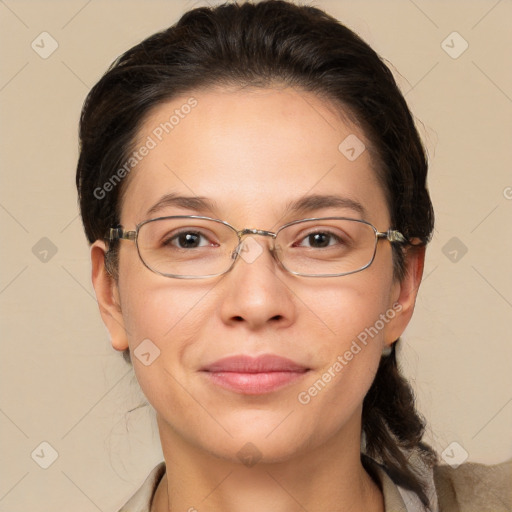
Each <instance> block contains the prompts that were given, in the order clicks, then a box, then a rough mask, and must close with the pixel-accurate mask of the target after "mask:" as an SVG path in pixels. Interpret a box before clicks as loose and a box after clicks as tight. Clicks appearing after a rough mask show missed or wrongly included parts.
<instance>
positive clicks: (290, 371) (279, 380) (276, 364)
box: [201, 354, 309, 395]
mask: <svg viewBox="0 0 512 512" xmlns="http://www.w3.org/2000/svg"><path fill="white" fill-rule="evenodd" d="M308 370H309V368H306V367H305V366H302V365H300V364H297V363H295V362H294V361H291V360H290V359H286V358H284V357H279V356H274V355H271V354H266V355H262V356H259V357H250V356H244V355H242V356H231V357H226V358H223V359H219V360H218V361H215V362H214V363H211V364H209V365H207V366H205V367H203V368H202V369H201V371H202V372H203V373H204V374H205V375H206V376H207V377H208V378H210V379H211V380H212V381H213V382H214V383H215V384H217V385H219V386H221V387H223V388H225V389H229V390H231V391H235V392H238V393H243V394H247V395H259V394H263V393H270V392H271V391H275V390H277V389H279V388H282V387H284V386H286V385H287V384H289V383H291V382H293V381H295V380H297V379H299V378H300V377H302V376H303V375H304V374H305V373H306V372H307V371H308Z"/></svg>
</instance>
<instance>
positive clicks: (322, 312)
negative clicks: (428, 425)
mask: <svg viewBox="0 0 512 512" xmlns="http://www.w3.org/2000/svg"><path fill="white" fill-rule="evenodd" d="M80 140H81V152H80V159H79V163H78V171H77V186H78V190H79V196H80V206H81V212H82V218H83V222H84V226H85V231H86V234H87V237H88V239H89V242H90V243H91V244H92V249H91V258H92V266H93V284H94V287H95V291H96V295H97V299H98V303H99V306H100V311H101V315H102V318H103V320H104V322H105V324H106V326H107V328H108V329H109V332H110V335H111V339H112V345H113V347H114V348H115V349H116V350H120V351H123V352H124V355H125V357H126V359H127V360H128V361H129V362H131V364H133V367H134V371H135V374H136V376H137V379H138V381H139V383H140V385H141V388H142V390H143V392H144V393H145V395H146V397H147V399H148V401H149V402H150V403H151V405H152V406H153V407H154V409H155V411H156V415H157V423H158V428H159V434H160V439H161V444H162V449H163V453H164V458H165V462H164V463H162V464H160V465H159V466H157V467H156V468H155V470H154V471H153V472H152V473H151V474H150V475H149V477H148V479H147V480H146V482H145V483H144V485H143V487H142V488H141V489H140V490H139V491H138V492H137V494H136V495H135V496H134V497H133V498H132V499H131V500H130V501H129V503H127V504H126V505H125V507H123V508H122V509H121V510H122V511H153V512H163V511H170V510H172V511H177V510H189V511H193V510H198V511H202V510H208V511H224V512H226V511H238V510H248V511H261V510H266V511H267V510H272V511H283V512H284V511H286V512H289V511H292V510H293V511H295V510H307V511H310V512H313V511H320V510H322V511H325V510H329V511H348V510H350V511H359V510H361V511H362V510H372V511H384V510H385V511H387V512H389V511H406V510H407V511H416V510H443V511H444V510H507V509H510V496H506V494H507V493H506V492H505V491H504V489H503V487H502V486H501V485H500V483H499V478H501V479H502V480H503V481H504V480H505V478H506V473H505V472H506V471H507V470H508V471H509V469H510V466H508V469H507V467H506V466H500V467H496V468H485V467H484V466H481V465H472V464H465V465H463V466H461V467H459V468H458V469H451V468H449V467H446V466H439V465H438V464H437V457H436V454H435V453H434V451H433V450H432V449H431V448H430V447H429V446H427V445H426V444H425V443H423V442H422V436H423V432H424V426H425V425H424V422H423V420H422V418H421V417H420V416H419V415H418V414H417V413H416V411H415V409H414V399H413V394H412V391H411V389H410V387H409V385H408V383H407V382H406V381H405V380H404V379H403V378H402V376H401V375H400V372H399V370H398V367H397V360H396V353H395V351H396V344H397V342H398V341H399V338H400V336H401V334H402V333H403V331H404V329H405V328H406V326H407V324H408V322H409V320H410V318H411V315H412V313H413V310H414V304H415V299H416V295H417V292H418V287H419V284H420V281H421V276H422V271H423V262H424V257H425V247H426V245H427V243H428V241H429V239H430V236H431V233H432V229H433V211H432V205H431V201H430V198H429V194H428V191H427V188H426V175H427V161H426V156H425V152H424V149H423V147H422V144H421V141H420V139H419V136H418V133H417V131H416V129H415V126H414V123H413V120H412V117H411V114H410V112H409V110H408V108H407V105H406V103H405V101H404V99H403V97H402V95H401V93H400V92H399V90H398V88H397V86H396V84H395V81H394V80H393V77H392V75H391V73H390V71H389V70H388V68H387V67H386V66H385V65H384V64H383V62H382V61H381V60H380V58H379V57H378V56H377V55H376V53H375V52H374V51H373V50H372V49H371V48H370V47H369V46H368V45H367V44H366V43H364V42H363V41H362V40H361V39H360V38H359V37H358V36H356V35H355V34H354V33H353V32H351V31H350V30H349V29H347V28H346V27H344V26H343V25H341V24H340V23H339V22H337V21H336V20H335V19H334V18H331V17H330V16H328V15H327V14H325V13H324V12H322V11H320V10H318V9H316V8H313V7H306V6H302V7H299V6H296V5H293V4H292V3H288V2H282V1H265V2H260V3H258V4H256V5H254V4H251V3H244V4H242V5H235V4H229V5H224V6H219V7H215V8H211V9H209V8H199V9H194V10H192V11H189V12H187V13H186V14H185V15H184V16H183V17H182V18H181V19H180V21H179V22H178V23H177V24H176V25H175V26H173V27H171V28H170V29H168V30H166V31H164V32H161V33H158V34H155V35H153V36H152V37H150V38H148V39H147V40H145V41H143V42H142V43H140V44H139V45H137V46H135V47H134V48H132V49H131V50H129V51H128V52H126V53H125V54H124V55H122V56H121V57H120V58H119V59H118V60H117V61H116V63H115V64H114V65H113V66H112V67H111V68H110V69H109V70H108V72H107V73H106V74H105V75H104V76H103V78H102V79H101V80H100V81H99V82H98V84H96V85H95V87H94V88H93V89H92V91H91V92H90V94H89V96H88V98H87V100H86V103H85V105H84V109H83V112H82V117H81V124H80ZM497 475H498V476H497ZM476 482H478V483H479V484H481V483H482V482H484V485H485V487H486V489H487V494H486V495H485V496H482V495H480V494H479V493H477V492H475V493H473V495H472V496H471V498H469V499H468V493H470V492H471V490H472V488H473V487H474V486H475V485H476ZM507 499H508V501H506V500H507ZM466 503H469V507H476V508H465V507H466ZM507 507H509V508H507Z"/></svg>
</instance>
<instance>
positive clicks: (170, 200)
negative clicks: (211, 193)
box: [147, 193, 366, 218]
mask: <svg viewBox="0 0 512 512" xmlns="http://www.w3.org/2000/svg"><path fill="white" fill-rule="evenodd" d="M169 206H176V207H179V208H184V209H187V210H193V211H195V212H197V213H209V214H214V215H215V212H216V211H217V207H216V204H215V202H214V201H212V200H210V199H208V198H206V197H199V196H179V195H177V194H172V193H171V194H166V195H164V196H162V197H161V198H160V199H159V200H158V201H157V202H156V203H155V204H154V205H153V206H151V207H150V208H149V210H148V211H147V215H152V214H155V213H157V212H158V211H160V210H162V209H164V208H166V207H169ZM323 208H348V209H350V210H353V211H355V212H357V213H358V214H360V215H361V217H363V218H365V217H366V209H365V208H364V206H363V205H362V204H361V203H359V202H358V201H356V200H354V199H350V198H348V197H342V196H338V195H334V194H327V195H321V194H313V195H309V196H305V197H301V198H299V199H296V200H295V201H291V202H289V203H287V205H286V207H285V215H298V214H300V215H306V214H309V213H311V212H313V211H316V210H321V209H323Z"/></svg>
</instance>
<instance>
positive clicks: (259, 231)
mask: <svg viewBox="0 0 512 512" xmlns="http://www.w3.org/2000/svg"><path fill="white" fill-rule="evenodd" d="M237 233H238V236H239V237H242V236H244V235H260V236H269V237H271V238H275V237H276V234H275V233H273V232H272V231H266V230H264V229H250V228H245V229H241V230H240V231H238V232H237Z"/></svg>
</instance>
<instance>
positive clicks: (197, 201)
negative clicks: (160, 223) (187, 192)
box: [147, 194, 217, 215]
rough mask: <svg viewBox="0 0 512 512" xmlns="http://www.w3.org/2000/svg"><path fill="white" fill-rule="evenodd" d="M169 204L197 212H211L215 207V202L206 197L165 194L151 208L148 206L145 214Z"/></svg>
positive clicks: (150, 213)
mask: <svg viewBox="0 0 512 512" xmlns="http://www.w3.org/2000/svg"><path fill="white" fill-rule="evenodd" d="M169 206H177V207H179V208H185V209H187V210H194V211H196V212H198V213H209V214H213V213H214V212H215V211H216V209H217V208H216V205H215V202H214V201H211V200H210V199H208V198H206V197H199V196H193V197H192V196H179V195H177V194H165V195H164V196H162V197H161V198H160V199H159V200H158V201H157V202H156V203H155V204H154V205H153V206H151V208H149V210H148V211H147V215H152V214H154V213H156V212H158V211H159V210H163V209H164V208H166V207H169Z"/></svg>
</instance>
